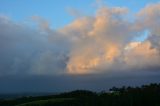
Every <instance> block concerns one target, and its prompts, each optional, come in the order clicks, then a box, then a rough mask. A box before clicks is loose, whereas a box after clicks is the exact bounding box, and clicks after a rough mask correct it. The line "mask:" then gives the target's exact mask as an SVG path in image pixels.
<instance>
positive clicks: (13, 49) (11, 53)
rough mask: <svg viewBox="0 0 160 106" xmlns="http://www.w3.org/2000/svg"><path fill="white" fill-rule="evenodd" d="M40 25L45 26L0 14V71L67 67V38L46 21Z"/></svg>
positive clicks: (45, 70)
mask: <svg viewBox="0 0 160 106" xmlns="http://www.w3.org/2000/svg"><path fill="white" fill-rule="evenodd" d="M39 22H40V20H39ZM42 24H43V23H42ZM42 24H40V27H41V26H43V25H42ZM41 28H43V29H44V30H40V29H36V28H35V29H34V28H31V27H29V26H27V25H24V24H20V23H16V22H13V21H12V20H10V19H8V18H6V17H3V16H1V17H0V33H1V34H0V47H1V48H0V51H1V52H0V58H1V60H0V71H1V73H0V75H2V76H3V75H10V74H11V75H12V74H13V75H14V74H22V75H25V74H42V73H43V74H58V73H59V72H58V71H60V70H64V69H65V64H66V61H67V51H66V50H65V49H66V47H67V44H66V43H67V42H65V41H64V42H63V40H64V39H65V38H64V39H62V38H60V37H59V36H61V34H58V33H57V32H56V31H54V30H50V31H48V29H49V26H46V24H45V25H44V27H41ZM46 30H47V31H46ZM43 31H45V33H43ZM59 41H61V42H59ZM67 50H68V49H67ZM63 72H64V71H63ZM60 73H61V72H60Z"/></svg>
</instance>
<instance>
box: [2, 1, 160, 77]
mask: <svg viewBox="0 0 160 106" xmlns="http://www.w3.org/2000/svg"><path fill="white" fill-rule="evenodd" d="M128 14H130V13H129V10H128V9H127V8H123V7H112V8H109V7H106V6H103V7H101V8H99V9H98V10H97V12H96V15H95V16H83V17H82V16H81V17H78V18H77V19H75V20H74V21H73V22H71V23H70V24H69V25H66V26H64V27H63V28H60V29H57V30H53V29H51V28H50V26H49V23H48V22H47V21H45V20H43V19H41V18H40V17H38V16H34V17H32V18H33V20H34V21H36V22H38V26H39V27H38V28H32V27H30V26H28V25H25V24H21V23H17V22H13V21H12V20H11V19H8V18H7V17H5V16H0V75H8V74H24V75H25V74H31V75H32V74H64V73H67V74H89V73H103V72H108V71H112V70H117V71H122V70H124V71H130V70H132V71H133V69H135V70H136V69H137V70H139V69H144V70H145V69H154V68H159V67H160V20H159V17H160V3H157V4H150V5H147V6H146V7H145V8H143V9H142V10H140V11H139V12H138V13H137V14H135V17H134V18H133V20H132V21H131V20H130V19H129V18H128ZM146 30H147V32H149V33H148V38H147V39H145V40H144V41H142V42H139V41H134V40H133V39H134V38H135V37H138V36H142V35H143V34H144V31H146ZM151 71H152V70H151Z"/></svg>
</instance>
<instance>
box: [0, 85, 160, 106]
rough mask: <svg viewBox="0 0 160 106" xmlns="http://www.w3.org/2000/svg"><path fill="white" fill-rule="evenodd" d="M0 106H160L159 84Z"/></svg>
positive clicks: (79, 92)
mask: <svg viewBox="0 0 160 106" xmlns="http://www.w3.org/2000/svg"><path fill="white" fill-rule="evenodd" d="M0 106H160V84H156V83H153V84H150V85H143V86H141V87H125V86H123V87H121V88H117V87H112V88H111V89H110V91H109V92H105V91H102V92H99V93H96V92H92V91H87V90H76V91H72V92H64V93H61V94H57V95H48V96H36V97H33V96H29V97H21V98H16V99H9V100H4V99H1V100H0Z"/></svg>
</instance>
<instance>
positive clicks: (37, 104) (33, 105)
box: [16, 98, 74, 106]
mask: <svg viewBox="0 0 160 106" xmlns="http://www.w3.org/2000/svg"><path fill="white" fill-rule="evenodd" d="M73 100H74V99H73V98H54V99H47V100H38V101H33V102H27V103H23V104H19V105H16V106H44V105H46V104H56V103H58V104H59V103H63V102H70V101H73Z"/></svg>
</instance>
